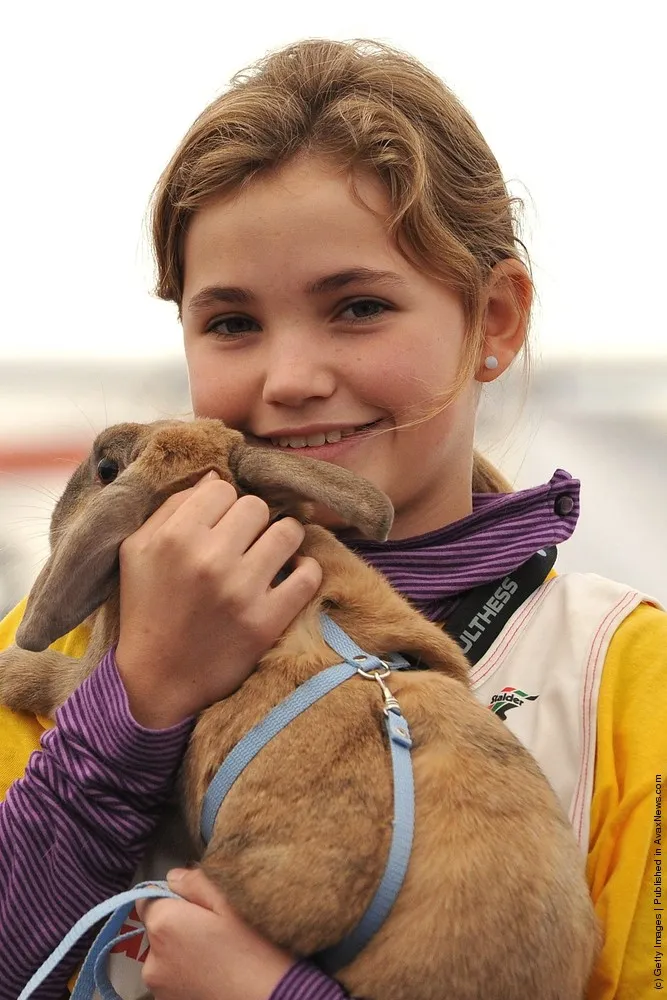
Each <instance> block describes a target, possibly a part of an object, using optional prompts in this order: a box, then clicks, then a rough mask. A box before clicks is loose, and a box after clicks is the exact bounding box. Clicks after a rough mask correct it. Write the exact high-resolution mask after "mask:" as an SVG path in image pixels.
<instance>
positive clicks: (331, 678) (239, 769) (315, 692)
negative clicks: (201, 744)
mask: <svg viewBox="0 0 667 1000" xmlns="http://www.w3.org/2000/svg"><path fill="white" fill-rule="evenodd" d="M320 628H321V631H322V635H323V638H324V640H325V642H326V643H327V644H328V645H329V646H331V648H332V649H333V650H335V652H336V653H338V655H339V656H342V657H344V662H343V663H339V664H337V665H336V666H334V667H328V668H327V669H326V670H323V671H321V673H319V674H315V676H314V677H310V678H309V679H308V680H307V681H305V682H304V683H303V684H301V685H300V686H299V687H298V688H297V689H296V691H294V692H293V693H292V694H291V695H289V697H287V698H285V699H284V700H283V701H281V702H280V703H279V704H278V705H276V706H275V708H273V709H272V710H271V711H270V712H269V714H268V715H267V716H265V717H264V718H263V719H262V721H261V722H258V723H257V725H256V726H253V728H252V729H250V730H249V731H248V732H247V733H246V734H245V736H244V737H242V739H240V740H239V742H238V743H237V744H236V746H235V747H234V749H233V750H232V751H231V752H230V753H228V754H227V756H226V757H225V759H224V760H223V762H222V764H221V765H220V767H219V768H218V771H217V773H216V775H215V777H214V778H213V780H212V781H211V784H210V785H209V786H208V789H207V791H206V795H205V796H204V804H203V806H202V814H201V822H200V830H201V835H202V840H203V841H204V843H205V844H208V842H209V841H210V839H211V836H212V834H213V827H214V826H215V820H216V816H217V815H218V812H219V810H220V806H221V805H222V803H223V801H224V798H225V796H226V795H227V793H228V792H229V790H230V788H231V787H232V785H233V784H234V782H235V781H236V779H237V778H238V776H239V775H240V774H242V773H243V771H244V770H245V768H246V767H247V766H248V764H249V763H250V762H251V761H252V760H253V759H254V758H255V757H256V756H257V754H258V753H259V752H260V750H263V749H264V747H265V746H266V745H267V743H269V742H270V741H271V740H272V739H273V737H274V736H276V735H277V734H278V733H279V732H281V730H283V729H284V728H285V726H287V725H288V724H289V723H290V722H292V721H293V720H294V719H296V717H297V716H298V715H301V713H302V712H305V710H306V709H307V708H310V706H311V705H314V704H315V702H316V701H319V700H320V698H323V697H324V696H325V694H328V693H329V692H330V691H333V690H334V688H336V687H338V685H339V684H342V683H343V681H346V680H347V679H348V678H349V677H353V676H354V675H355V674H357V673H358V671H359V668H360V667H362V668H363V669H364V670H365V671H366V672H368V671H371V670H379V669H382V668H383V667H384V666H385V663H384V662H383V661H382V660H380V659H379V658H378V657H377V656H370V655H369V654H368V653H365V652H364V650H363V649H361V647H360V646H357V644H356V642H353V640H352V639H350V637H349V635H347V633H346V632H344V631H343V629H342V628H340V627H339V626H338V625H337V624H336V623H335V622H334V621H332V619H331V618H329V616H328V615H324V614H323V615H321V616H320ZM387 663H389V664H390V665H391V666H392V667H394V668H395V669H400V668H402V667H409V663H408V662H407V660H404V659H403V657H402V656H397V655H396V654H394V655H393V656H392V659H391V661H387Z"/></svg>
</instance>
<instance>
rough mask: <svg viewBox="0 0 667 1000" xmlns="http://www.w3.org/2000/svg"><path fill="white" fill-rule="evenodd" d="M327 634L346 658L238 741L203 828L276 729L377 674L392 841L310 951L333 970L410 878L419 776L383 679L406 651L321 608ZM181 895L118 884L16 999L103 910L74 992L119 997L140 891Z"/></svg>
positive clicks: (159, 886) (367, 935) (349, 957)
mask: <svg viewBox="0 0 667 1000" xmlns="http://www.w3.org/2000/svg"><path fill="white" fill-rule="evenodd" d="M320 627H321V631H322V636H323V638H324V640H325V641H326V643H327V644H328V645H329V646H330V647H331V648H332V649H333V650H335V652H337V653H338V655H339V656H342V657H343V660H342V662H341V663H338V664H336V666H334V667H328V668H327V669H326V670H323V671H322V672H321V673H319V674H316V675H315V676H314V677H311V678H310V679H309V680H307V681H305V683H303V684H301V685H300V686H299V687H298V688H297V689H296V691H294V692H293V693H292V694H291V695H290V696H289V697H287V698H285V699H284V701H281V702H280V703H279V704H278V705H276V707H275V708H274V709H272V710H271V712H269V714H268V715H267V716H266V717H265V718H264V719H263V720H262V721H261V722H260V723H258V724H257V725H256V726H254V727H253V728H252V729H251V730H250V731H249V732H248V733H246V735H245V736H244V737H243V738H242V739H241V740H240V741H239V742H238V743H237V744H236V746H235V747H234V749H233V750H232V751H231V752H230V753H229V754H228V755H227V757H226V758H225V760H224V761H223V762H222V764H221V765H220V768H219V770H218V772H217V774H216V775H215V777H214V778H213V781H212V782H211V784H210V785H209V788H208V791H207V792H206V795H205V797H204V804H203V807H202V815H201V834H202V838H203V840H204V842H205V843H208V842H209V841H210V839H211V836H212V834H213V828H214V826H215V820H216V817H217V815H218V811H219V810H220V806H221V805H222V803H223V802H224V799H225V796H226V795H227V793H228V792H229V790H230V788H231V787H232V785H233V784H234V782H235V781H236V779H237V778H238V777H239V775H240V774H242V772H243V771H244V770H245V768H246V767H247V766H248V764H249V763H250V762H251V761H252V760H253V759H254V758H255V757H256V756H257V754H258V753H259V752H260V750H262V749H263V748H264V747H265V746H266V745H267V743H269V741H270V740H272V739H273V737H274V736H275V735H276V734H277V733H279V732H281V730H283V729H284V728H285V726H286V725H288V723H290V722H291V721H292V720H293V719H295V718H296V717H297V716H298V715H300V714H301V713H302V712H304V711H305V710H306V709H307V708H309V707H310V706H311V705H313V704H315V702H316V701H319V700H320V698H323V697H324V695H326V694H328V693H329V691H333V689H334V688H336V687H338V685H339V684H342V683H343V682H344V681H346V680H348V678H350V677H364V678H366V679H368V680H373V681H376V682H377V684H378V685H379V687H380V690H381V692H382V698H383V701H384V709H383V711H384V720H385V726H386V730H387V736H388V738H389V748H390V751H391V761H392V771H393V779H394V821H393V832H392V840H391V846H390V848H389V856H388V858H387V864H386V867H385V871H384V875H383V876H382V879H381V880H380V884H379V886H378V888H377V891H376V893H375V895H374V896H373V898H372V900H371V902H370V903H369V905H368V908H367V910H366V912H365V913H364V915H363V916H362V918H361V920H360V921H359V923H358V924H357V926H356V927H355V928H354V929H353V930H352V931H350V933H349V934H347V935H346V937H344V938H343V940H342V941H340V942H339V943H338V944H336V945H334V946H332V947H331V948H326V949H324V950H323V951H320V952H318V953H317V954H315V955H312V956H311V960H312V961H314V962H316V963H317V964H318V965H319V966H320V968H321V969H323V970H324V971H325V972H327V973H329V974H334V973H335V972H336V971H337V970H339V969H342V968H344V967H345V966H347V965H349V964H350V963H351V962H352V961H353V960H354V959H355V958H356V956H357V955H358V954H359V953H360V952H361V951H362V950H363V949H364V948H365V947H366V945H367V944H368V942H369V941H370V939H371V938H372V937H373V935H374V934H376V933H377V931H378V930H379V929H380V927H381V926H382V924H383V923H384V921H385V920H386V918H387V916H388V914H389V912H390V910H391V908H392V906H393V905H394V902H395V901H396V897H397V896H398V893H399V891H400V888H401V886H402V884H403V880H404V878H405V873H406V871H407V868H408V863H409V861H410V853H411V850H412V837H413V830H414V780H413V774H412V758H411V756H410V749H411V747H412V741H411V739H410V731H409V729H408V724H407V722H406V721H405V719H404V718H403V716H402V715H401V710H400V707H399V704H398V702H397V701H396V699H395V698H394V697H393V695H392V693H391V691H390V690H389V688H388V687H387V685H386V684H385V683H384V679H385V678H386V677H388V676H389V674H390V672H391V671H392V670H401V669H404V668H406V667H409V666H410V665H409V663H408V662H407V660H405V659H404V658H403V657H402V656H400V655H398V654H392V656H391V657H389V658H388V659H387V660H380V659H379V658H378V657H377V656H372V655H370V654H369V653H365V652H364V650H363V649H361V648H360V647H359V646H357V644H356V643H355V642H353V641H352V639H350V637H349V636H348V635H347V633H346V632H344V631H343V629H341V628H339V626H338V625H336V623H335V622H334V621H332V619H331V618H329V617H328V615H324V614H323V615H321V616H320ZM164 898H171V899H178V898H179V896H177V895H176V894H175V893H173V892H172V891H171V890H170V889H169V888H168V886H167V883H166V882H162V881H156V882H141V883H140V884H139V885H136V886H135V887H134V888H133V889H130V890H128V891H127V892H121V893H119V894H118V895H116V896H113V897H112V898H111V899H108V900H106V901H105V902H103V903H99V904H98V905H97V906H94V907H93V908H92V909H91V910H89V911H88V913H86V914H85V915H84V916H83V917H81V919H80V920H78V921H77V922H76V924H75V925H74V927H72V929H71V930H70V931H69V933H68V934H67V935H66V936H65V937H64V938H63V940H62V941H61V943H60V944H59V945H58V947H57V948H56V949H55V951H54V952H53V953H52V954H51V955H50V956H49V958H48V959H47V960H46V962H44V964H43V965H42V966H41V967H40V968H39V969H38V970H37V972H36V973H35V974H34V975H33V976H32V978H31V979H30V981H29V982H28V983H27V984H26V986H25V987H24V989H23V991H22V992H21V994H20V996H19V997H18V1000H28V998H29V997H31V996H32V995H33V993H34V991H35V990H36V989H37V987H38V986H40V985H41V984H42V983H43V982H44V981H45V980H46V978H47V977H48V976H49V975H50V974H51V972H53V970H54V969H55V968H56V966H57V965H58V964H59V963H60V962H61V961H62V960H63V958H64V957H65V955H66V954H67V953H68V952H69V950H70V948H72V947H73V946H74V945H75V944H76V942H77V941H78V940H79V939H80V938H81V937H82V936H83V935H84V934H86V933H87V932H88V931H89V930H90V929H91V928H92V927H94V926H95V924H96V923H98V922H99V921H100V920H102V919H103V918H104V917H109V914H111V917H110V918H109V919H108V920H107V922H106V924H105V925H104V927H103V928H102V930H101V931H100V933H99V934H98V936H97V938H96V939H95V941H94V943H93V945H92V947H91V949H90V951H89V952H88V955H87V956H86V960H85V962H84V964H83V966H82V968H81V972H80V974H79V977H78V979H77V981H76V985H75V987H74V992H73V993H72V996H71V1000H90V998H91V997H92V996H93V994H94V991H95V989H97V990H98V991H99V994H100V996H101V997H102V1000H121V998H120V997H119V996H118V994H117V993H116V991H115V989H114V988H113V986H112V985H111V983H110V981H109V977H108V975H107V959H108V957H109V953H110V952H111V951H112V950H113V949H114V948H115V947H116V945H117V944H118V943H119V942H122V941H126V940H128V939H130V938H132V937H135V936H136V935H138V934H143V929H142V928H138V929H136V930H132V931H129V932H128V933H125V934H119V931H120V930H121V928H122V926H123V924H124V922H125V920H126V918H127V917H128V915H129V913H130V912H131V910H132V907H133V905H134V903H135V902H136V901H137V900H138V899H164Z"/></svg>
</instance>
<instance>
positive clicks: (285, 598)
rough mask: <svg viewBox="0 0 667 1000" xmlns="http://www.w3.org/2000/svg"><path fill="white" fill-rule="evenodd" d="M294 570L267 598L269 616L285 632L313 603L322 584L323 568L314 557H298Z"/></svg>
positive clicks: (294, 563) (295, 560) (272, 589)
mask: <svg viewBox="0 0 667 1000" xmlns="http://www.w3.org/2000/svg"><path fill="white" fill-rule="evenodd" d="M293 565H294V569H293V570H292V572H291V573H290V575H289V576H288V577H287V579H286V580H283V582H282V583H279V584H278V586H277V587H273V588H271V592H270V593H269V595H268V597H267V601H268V605H269V616H270V617H272V619H273V621H274V622H275V625H276V626H277V627H278V628H280V629H281V631H284V630H285V629H286V628H287V626H288V625H289V624H290V623H291V622H293V621H294V619H295V618H296V616H297V615H298V614H299V612H300V611H303V609H304V608H305V606H306V604H308V602H309V601H311V600H312V599H313V598H314V597H315V595H316V594H317V591H318V590H319V588H320V586H321V584H322V567H321V566H320V564H319V563H318V562H317V560H316V559H313V557H312V556H297V557H296V558H295V559H294V562H293Z"/></svg>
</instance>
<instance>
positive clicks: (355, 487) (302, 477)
mask: <svg viewBox="0 0 667 1000" xmlns="http://www.w3.org/2000/svg"><path fill="white" fill-rule="evenodd" d="M230 466H232V471H233V472H234V473H235V475H236V477H237V480H238V482H239V485H242V484H243V483H246V484H247V485H248V486H249V487H250V489H251V490H252V491H257V492H260V493H261V494H262V495H263V496H265V497H268V498H276V499H278V498H279V497H280V496H281V495H282V496H284V494H285V491H287V494H288V497H292V498H294V499H297V498H298V499H306V500H315V501H316V502H317V503H321V504H324V506H325V507H328V508H329V510H332V511H334V512H335V513H336V514H339V515H340V517H342V518H343V520H345V521H346V522H347V523H348V524H350V525H354V527H356V528H358V529H359V530H360V531H361V532H362V533H363V534H364V535H366V536H367V537H368V538H374V539H376V540H377V541H380V542H383V541H385V539H386V538H387V535H388V534H389V529H390V528H391V525H392V521H393V519H394V508H393V507H392V505H391V501H390V500H389V497H387V496H386V495H385V494H384V493H383V492H382V491H381V490H379V489H377V487H376V486H373V484H372V483H369V482H368V480H366V479H362V478H361V477H360V476H357V475H355V474H354V473H353V472H350V471H349V470H348V469H342V468H341V467H340V466H339V465H332V463H331V462H322V461H318V460H317V459H313V458H306V457H303V456H301V455H290V454H286V453H285V452H284V451H278V450H277V449H273V448H264V447H261V446H259V445H242V446H240V447H238V448H237V449H235V451H234V452H233V454H232V455H231V456H230Z"/></svg>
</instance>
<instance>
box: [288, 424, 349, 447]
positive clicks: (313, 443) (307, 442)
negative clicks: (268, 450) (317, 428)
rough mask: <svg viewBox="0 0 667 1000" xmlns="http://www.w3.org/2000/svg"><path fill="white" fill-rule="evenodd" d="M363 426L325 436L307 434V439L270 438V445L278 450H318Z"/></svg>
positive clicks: (334, 431)
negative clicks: (275, 446)
mask: <svg viewBox="0 0 667 1000" xmlns="http://www.w3.org/2000/svg"><path fill="white" fill-rule="evenodd" d="M365 426H366V424H363V425H360V426H359V427H348V428H347V430H333V431H327V432H326V434H321V433H320V434H309V435H308V436H307V437H297V436H296V435H295V436H294V437H281V438H275V437H272V438H271V444H273V445H277V446H278V447H280V448H320V447H321V446H322V445H323V444H325V443H326V444H336V442H338V441H340V440H341V438H346V437H350V435H352V434H356V433H357V431H359V430H361V429H362V427H365Z"/></svg>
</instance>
